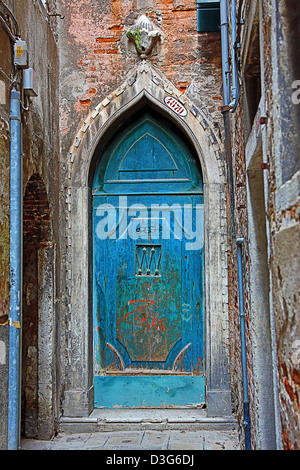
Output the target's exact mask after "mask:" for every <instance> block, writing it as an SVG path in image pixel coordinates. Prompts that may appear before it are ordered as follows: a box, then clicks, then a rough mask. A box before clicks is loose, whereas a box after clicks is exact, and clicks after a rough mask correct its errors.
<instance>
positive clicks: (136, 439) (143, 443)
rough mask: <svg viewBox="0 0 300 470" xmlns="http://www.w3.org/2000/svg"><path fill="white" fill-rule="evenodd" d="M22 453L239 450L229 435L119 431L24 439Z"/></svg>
mask: <svg viewBox="0 0 300 470" xmlns="http://www.w3.org/2000/svg"><path fill="white" fill-rule="evenodd" d="M21 449H22V450H107V451H108V450H110V451H111V450H115V451H118V450H154V451H155V450H158V451H159V450H172V451H173V450H178V451H183V450H189V451H198V450H240V446H239V440H238V433H237V431H236V430H230V431H221V430H220V431H213V430H212V431H182V430H181V431H179V430H166V431H150V430H141V431H122V432H120V431H118V432H94V433H80V434H69V433H61V434H58V436H57V437H55V438H54V439H53V440H51V441H37V440H32V439H23V440H22V442H21Z"/></svg>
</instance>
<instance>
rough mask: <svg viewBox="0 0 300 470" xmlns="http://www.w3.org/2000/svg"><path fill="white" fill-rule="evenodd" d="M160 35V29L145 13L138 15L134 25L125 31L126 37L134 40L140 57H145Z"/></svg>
mask: <svg viewBox="0 0 300 470" xmlns="http://www.w3.org/2000/svg"><path fill="white" fill-rule="evenodd" d="M161 35H162V34H161V31H160V30H159V29H158V28H156V27H155V26H154V24H153V22H152V21H151V20H150V19H149V18H147V16H146V15H142V16H140V17H139V18H138V20H137V23H136V24H135V25H134V27H133V28H132V29H130V30H129V31H128V32H127V37H128V38H129V39H130V40H131V41H133V42H134V44H135V47H136V50H137V52H138V54H139V55H140V56H141V59H145V58H146V57H147V55H148V54H149V53H150V52H151V50H152V48H153V46H154V44H155V43H156V41H158V39H160V38H161Z"/></svg>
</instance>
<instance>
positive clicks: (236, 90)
mask: <svg viewBox="0 0 300 470" xmlns="http://www.w3.org/2000/svg"><path fill="white" fill-rule="evenodd" d="M231 30H232V34H231V55H232V96H233V100H232V101H231V103H230V104H229V107H230V110H231V112H232V113H234V112H235V110H236V108H237V105H238V102H239V99H240V85H239V77H238V67H237V47H238V44H237V40H236V38H237V34H236V0H231Z"/></svg>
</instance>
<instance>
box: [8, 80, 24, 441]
mask: <svg viewBox="0 0 300 470" xmlns="http://www.w3.org/2000/svg"><path fill="white" fill-rule="evenodd" d="M20 103H21V101H20V92H19V91H17V90H16V89H15V88H13V89H12V91H11V98H10V304H9V384H8V387H9V397H8V449H9V450H17V449H19V447H20V407H21V351H22V348H21V339H22V232H23V216H22V193H23V189H22V180H23V170H22V155H21V108H20Z"/></svg>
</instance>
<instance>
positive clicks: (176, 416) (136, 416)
mask: <svg viewBox="0 0 300 470" xmlns="http://www.w3.org/2000/svg"><path fill="white" fill-rule="evenodd" d="M234 429H237V421H236V419H235V418H234V417H233V416H230V417H207V415H206V410H204V409H199V408H193V409H186V408H176V409H158V408H152V409H149V408H147V409H144V408H139V409H118V408H113V409H107V408H98V409H95V410H94V411H93V412H92V413H91V414H90V415H89V416H88V417H78V418H77V417H76V418H74V417H62V418H61V419H60V432H66V433H82V432H97V431H100V432H101V431H102V432H106V431H125V430H127V431H129V430H130V431H132V430H156V431H163V430H194V431H196V430H207V431H209V430H220V431H221V430H224V431H225V430H234Z"/></svg>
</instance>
